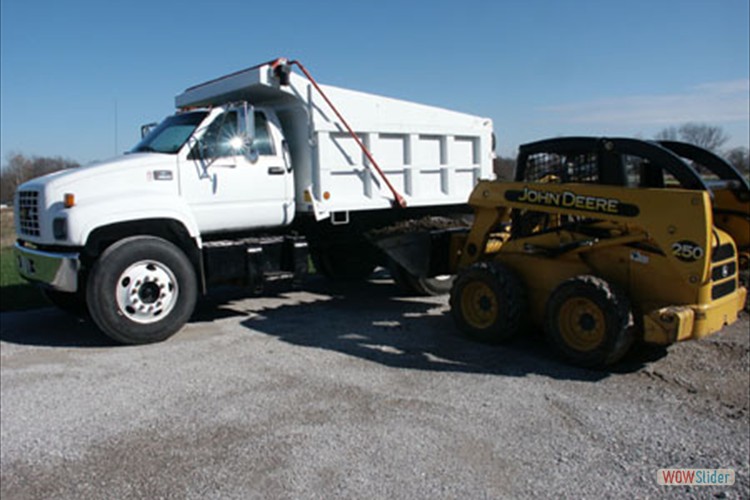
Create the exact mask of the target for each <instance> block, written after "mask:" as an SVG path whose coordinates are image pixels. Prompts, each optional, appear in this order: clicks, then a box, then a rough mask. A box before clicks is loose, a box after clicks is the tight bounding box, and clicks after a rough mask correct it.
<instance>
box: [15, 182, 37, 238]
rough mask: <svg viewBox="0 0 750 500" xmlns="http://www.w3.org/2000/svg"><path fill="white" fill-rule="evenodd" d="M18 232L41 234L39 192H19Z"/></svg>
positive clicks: (28, 234)
mask: <svg viewBox="0 0 750 500" xmlns="http://www.w3.org/2000/svg"><path fill="white" fill-rule="evenodd" d="M18 222H19V225H18V232H19V233H21V234H22V235H25V236H39V192H38V191H19V192H18Z"/></svg>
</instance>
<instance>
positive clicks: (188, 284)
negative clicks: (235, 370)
mask: <svg viewBox="0 0 750 500" xmlns="http://www.w3.org/2000/svg"><path fill="white" fill-rule="evenodd" d="M197 293H198V286H197V279H196V275H195V271H194V269H193V266H192V265H191V263H190V261H189V260H188V258H187V257H186V256H185V254H184V253H183V252H182V250H180V249H179V248H178V247H176V246H175V245H173V244H172V243H170V242H169V241H166V240H164V239H161V238H156V237H152V236H134V237H130V238H125V239H123V240H120V241H118V242H116V243H114V244H112V245H111V246H110V247H109V248H107V249H106V250H105V251H104V253H103V254H102V255H101V256H100V257H99V259H98V260H97V261H96V263H95V264H94V266H93V268H92V269H91V274H90V275H89V280H88V287H87V291H86V298H87V302H88V306H89V312H90V313H91V317H92V319H93V320H94V322H95V323H96V325H97V326H98V327H99V328H100V329H101V330H102V331H103V332H104V333H105V334H106V335H107V336H109V337H110V338H112V339H114V340H116V341H118V342H121V343H124V344H147V343H151V342H159V341H162V340H165V339H167V338H169V337H170V336H172V335H173V334H174V333H175V332H177V331H178V330H179V329H180V328H182V326H183V325H184V324H185V323H186V322H187V320H188V319H189V318H190V315H191V314H192V312H193V308H194V307H195V301H196V298H197Z"/></svg>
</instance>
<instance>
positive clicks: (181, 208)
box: [68, 193, 200, 246]
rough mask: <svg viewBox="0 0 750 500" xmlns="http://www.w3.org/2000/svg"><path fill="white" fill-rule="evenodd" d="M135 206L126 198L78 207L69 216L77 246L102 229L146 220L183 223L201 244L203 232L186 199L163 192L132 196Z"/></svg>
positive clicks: (71, 236)
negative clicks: (201, 233) (124, 200)
mask: <svg viewBox="0 0 750 500" xmlns="http://www.w3.org/2000/svg"><path fill="white" fill-rule="evenodd" d="M130 199H132V200H133V201H132V202H131V203H128V202H123V201H122V199H106V198H100V199H94V200H91V201H90V202H88V203H87V204H86V205H85V206H80V207H74V208H73V209H72V210H71V213H70V215H69V216H68V232H69V235H70V240H71V242H72V243H73V244H75V245H80V246H84V245H85V244H86V242H87V241H88V238H89V236H90V235H91V233H92V232H93V231H95V230H96V229H98V228H101V227H105V226H109V225H113V224H117V223H122V222H131V221H138V220H144V219H172V220H175V221H177V222H179V223H180V224H182V225H183V226H184V227H185V229H186V230H187V232H188V234H189V235H190V237H191V238H193V239H194V240H196V241H197V242H198V244H199V245H200V231H199V229H198V224H197V222H196V220H195V218H194V217H193V214H192V211H191V210H190V208H189V206H188V205H187V203H186V202H185V200H184V199H183V198H180V197H177V196H165V195H164V194H163V193H131V195H130Z"/></svg>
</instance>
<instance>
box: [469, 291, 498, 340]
mask: <svg viewBox="0 0 750 500" xmlns="http://www.w3.org/2000/svg"><path fill="white" fill-rule="evenodd" d="M461 311H462V312H463V316H464V319H465V320H466V322H467V323H468V324H469V326H471V327H472V328H477V329H485V328H489V327H490V326H492V325H493V324H494V323H495V321H496V320H497V314H498V304H497V297H495V294H494V292H493V291H492V289H491V288H490V287H489V286H487V285H486V284H485V283H482V282H481V281H474V282H472V283H469V284H467V285H466V286H465V287H464V290H463V293H462V294H461Z"/></svg>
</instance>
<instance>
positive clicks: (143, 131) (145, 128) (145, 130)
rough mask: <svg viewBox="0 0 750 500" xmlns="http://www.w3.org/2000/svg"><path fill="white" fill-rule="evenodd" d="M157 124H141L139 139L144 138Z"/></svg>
mask: <svg viewBox="0 0 750 500" xmlns="http://www.w3.org/2000/svg"><path fill="white" fill-rule="evenodd" d="M157 125H159V124H158V123H156V122H152V123H147V124H145V125H141V139H144V138H145V137H146V136H147V135H148V134H150V133H151V131H152V130H154V129H155V128H156V126H157Z"/></svg>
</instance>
